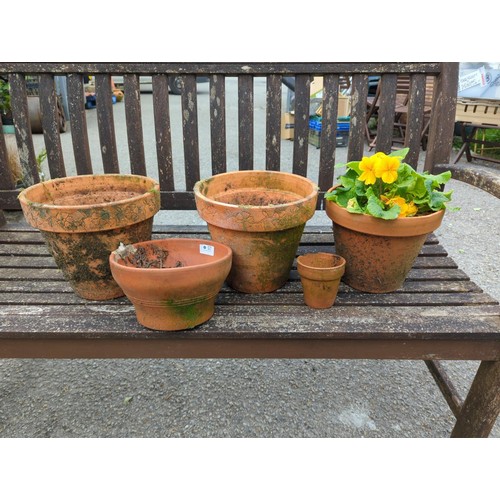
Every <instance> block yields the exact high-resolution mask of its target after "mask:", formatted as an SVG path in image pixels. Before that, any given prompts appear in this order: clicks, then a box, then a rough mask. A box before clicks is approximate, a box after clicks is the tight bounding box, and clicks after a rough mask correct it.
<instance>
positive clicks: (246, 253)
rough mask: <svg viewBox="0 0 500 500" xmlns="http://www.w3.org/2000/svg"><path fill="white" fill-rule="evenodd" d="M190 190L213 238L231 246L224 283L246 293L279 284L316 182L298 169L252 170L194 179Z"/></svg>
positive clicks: (311, 202)
mask: <svg viewBox="0 0 500 500" xmlns="http://www.w3.org/2000/svg"><path fill="white" fill-rule="evenodd" d="M194 194H195V199H196V208H197V209H198V213H199V214H200V216H201V218H202V219H203V220H205V221H206V222H207V224H208V228H209V230H210V235H211V237H212V240H214V241H218V242H220V243H223V244H225V245H228V246H229V247H230V248H231V249H232V250H233V266H232V268H231V272H230V274H229V276H228V279H227V282H228V284H229V286H231V287H232V288H234V289H236V290H238V291H240V292H246V293H264V292H272V291H274V290H277V289H278V288H280V287H281V286H283V285H284V284H285V283H286V281H287V280H288V276H289V273H290V269H291V267H292V264H293V260H294V258H295V254H296V251H297V247H298V246H299V242H300V238H301V237H302V233H303V231H304V226H305V223H306V222H307V221H308V220H309V219H310V218H311V217H312V216H313V215H314V211H315V209H316V202H317V198H318V187H317V186H316V185H315V184H314V183H313V182H311V181H310V180H308V179H306V178H305V177H302V176H299V175H295V174H289V173H285V172H272V171H262V170H251V171H238V172H228V173H224V174H219V175H215V176H213V177H210V178H208V179H205V180H202V181H199V182H197V183H196V185H195V186H194Z"/></svg>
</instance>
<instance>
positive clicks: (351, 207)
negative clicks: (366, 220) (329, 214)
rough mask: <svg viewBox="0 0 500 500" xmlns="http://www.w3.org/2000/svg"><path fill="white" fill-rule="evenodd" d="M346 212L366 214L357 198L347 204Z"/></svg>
mask: <svg viewBox="0 0 500 500" xmlns="http://www.w3.org/2000/svg"><path fill="white" fill-rule="evenodd" d="M346 210H347V211H348V212H350V213H351V214H364V213H365V212H364V210H363V209H362V208H361V207H360V206H359V203H358V200H357V199H356V198H351V199H350V200H349V201H348V202H347V206H346Z"/></svg>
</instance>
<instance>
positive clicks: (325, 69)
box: [0, 62, 442, 75]
mask: <svg viewBox="0 0 500 500" xmlns="http://www.w3.org/2000/svg"><path fill="white" fill-rule="evenodd" d="M441 66H442V63H439V62H312V63H310V62H283V63H276V62H267V63H266V62H264V63H261V62H255V63H243V62H225V63H220V62H191V63H178V62H170V63H167V62H166V63H158V62H149V63H148V62H135V63H134V62H104V63H79V62H77V63H46V62H43V63H36V62H26V63H23V62H14V63H10V62H0V73H11V72H21V73H46V72H49V73H83V74H87V75H89V74H90V75H92V74H97V73H111V74H117V75H121V74H126V73H138V74H159V73H179V74H188V73H192V74H198V75H207V74H211V73H213V74H219V75H220V74H225V75H238V74H254V75H268V74H270V73H276V74H306V75H311V74H317V75H323V74H325V73H338V74H365V75H372V74H381V73H434V74H437V73H439V71H441Z"/></svg>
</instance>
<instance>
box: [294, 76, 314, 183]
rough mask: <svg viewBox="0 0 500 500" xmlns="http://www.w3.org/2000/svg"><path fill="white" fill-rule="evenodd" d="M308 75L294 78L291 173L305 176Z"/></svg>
mask: <svg viewBox="0 0 500 500" xmlns="http://www.w3.org/2000/svg"><path fill="white" fill-rule="evenodd" d="M310 86H311V77H310V75H302V74H301V75H297V76H296V77H295V128H294V139H293V169H292V171H293V173H294V174H297V175H302V176H307V156H308V155H307V153H308V152H309V103H310Z"/></svg>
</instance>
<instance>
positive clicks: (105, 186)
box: [19, 174, 160, 300]
mask: <svg viewBox="0 0 500 500" xmlns="http://www.w3.org/2000/svg"><path fill="white" fill-rule="evenodd" d="M19 201H20V202H21V207H22V209H23V213H24V216H25V218H26V220H27V221H28V223H29V224H31V225H32V226H33V227H35V228H37V229H39V230H40V232H41V233H42V235H43V237H44V239H45V242H46V243H47V246H48V248H49V251H50V253H51V254H52V256H53V257H54V259H55V261H56V264H57V266H58V267H59V268H60V269H61V270H62V272H63V275H64V277H65V278H66V279H67V280H68V281H69V283H70V285H71V287H72V288H73V290H74V291H75V293H76V294H77V295H79V296H80V297H83V298H84V299H89V300H108V299H113V298H115V297H120V296H122V295H123V291H122V290H121V289H120V287H119V286H118V285H117V283H116V282H115V280H114V279H113V277H112V275H111V270H110V268H109V254H110V253H111V252H112V251H113V250H115V249H116V248H117V247H118V245H119V244H120V243H123V244H125V245H127V244H131V243H136V242H139V241H147V240H149V239H151V232H152V227H153V216H154V215H155V214H156V212H158V210H159V209H160V187H159V185H158V183H157V182H156V181H155V180H153V179H150V178H148V177H143V176H140V175H120V174H104V175H80V176H74V177H64V178H60V179H53V180H50V181H46V182H41V183H38V184H35V185H33V186H31V187H29V188H27V189H25V190H24V191H22V192H21V193H20V195H19Z"/></svg>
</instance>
